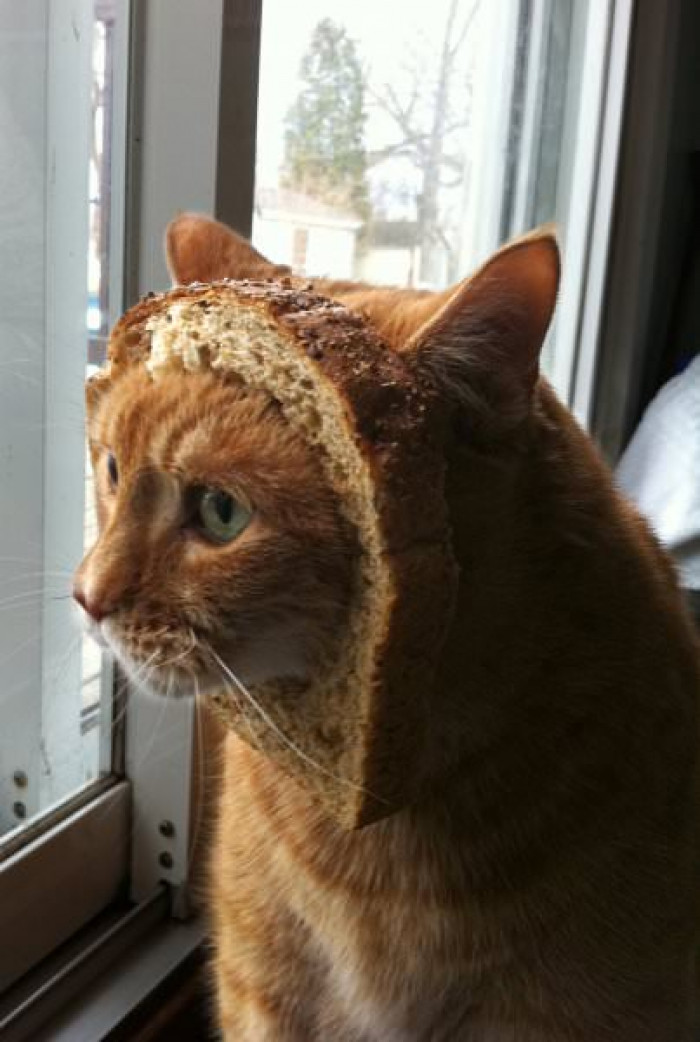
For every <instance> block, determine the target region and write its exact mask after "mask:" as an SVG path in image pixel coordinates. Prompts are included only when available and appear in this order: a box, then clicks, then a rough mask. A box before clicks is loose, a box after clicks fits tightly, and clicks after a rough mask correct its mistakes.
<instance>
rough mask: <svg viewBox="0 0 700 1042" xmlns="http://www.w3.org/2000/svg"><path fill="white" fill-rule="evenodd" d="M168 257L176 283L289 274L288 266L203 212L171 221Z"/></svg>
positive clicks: (166, 242)
mask: <svg viewBox="0 0 700 1042" xmlns="http://www.w3.org/2000/svg"><path fill="white" fill-rule="evenodd" d="M165 256H166V260H167V264H168V271H169V272H170V277H171V278H172V280H173V285H175V286H178V285H180V286H186V285H189V284H190V283H191V282H216V281H218V280H219V279H276V278H280V277H282V276H284V275H289V274H290V269H289V268H288V267H287V266H286V265H283V264H273V263H272V261H269V260H268V259H267V257H263V255H262V253H258V251H257V250H256V249H255V247H254V246H251V244H250V243H249V242H247V241H246V240H245V239H244V238H243V236H241V235H239V234H238V232H234V230H233V228H229V227H228V226H227V225H225V224H222V223H221V221H215V220H214V219H213V218H212V217H207V216H206V215H205V214H200V213H182V214H180V215H179V216H178V217H175V218H174V219H173V220H172V221H171V222H170V224H169V225H168V227H167V228H166V231H165Z"/></svg>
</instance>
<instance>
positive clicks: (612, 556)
mask: <svg viewBox="0 0 700 1042" xmlns="http://www.w3.org/2000/svg"><path fill="white" fill-rule="evenodd" d="M168 247H169V259H170V264H171V270H172V272H173V274H174V277H175V278H176V280H178V281H180V282H189V281H192V280H196V279H207V280H214V279H217V278H223V277H233V278H245V277H248V276H250V277H255V278H260V277H261V276H262V277H264V276H265V275H266V274H270V275H279V274H281V273H282V271H283V269H279V268H276V269H273V267H272V266H271V265H270V266H268V264H267V262H266V261H265V260H264V258H262V257H260V255H259V254H257V253H256V252H255V251H253V250H252V248H251V247H250V246H248V245H247V244H245V243H243V242H242V241H241V240H240V239H239V238H238V237H237V236H235V235H234V234H233V233H232V232H230V231H229V230H228V229H226V228H224V227H223V226H222V225H219V224H216V223H215V222H211V221H208V220H206V219H204V218H198V217H195V216H189V215H186V216H184V217H182V218H179V219H178V220H177V221H176V222H174V223H173V225H172V226H171V228H170V230H169V240H168ZM557 283H558V257H557V251H556V246H555V244H554V241H553V239H552V238H551V236H549V235H548V234H546V233H544V234H542V235H540V236H536V237H533V238H531V239H529V240H524V241H522V242H521V243H519V244H516V245H514V246H513V247H510V248H508V249H506V250H504V251H501V252H500V253H499V254H497V255H496V257H495V258H494V259H493V260H492V261H491V262H490V263H489V264H487V265H486V266H485V267H484V268H483V269H482V270H481V271H480V272H478V273H477V275H476V276H474V278H473V279H472V280H471V281H468V282H466V283H464V284H462V285H460V286H458V287H456V288H455V289H454V290H451V291H448V292H446V293H443V294H434V295H432V294H425V293H410V292H401V291H393V290H388V291H383V290H375V289H371V288H368V287H357V286H353V285H352V284H346V283H330V282H319V283H317V287H318V288H320V289H321V290H322V291H324V292H326V293H328V294H330V295H334V296H336V297H338V298H340V299H342V300H344V301H345V302H346V303H347V304H348V305H349V306H351V307H354V308H358V309H362V310H363V311H364V312H365V313H366V314H367V315H368V316H369V317H370V319H371V321H372V322H373V324H374V325H375V326H376V328H377V329H378V330H379V331H380V333H381V334H382V336H383V337H384V338H385V340H386V343H387V350H395V351H401V352H404V353H406V355H407V357H408V358H410V359H411V360H412V364H415V365H416V366H418V367H423V368H424V370H425V372H429V373H430V374H431V378H432V379H434V381H435V383H436V386H438V387H439V388H441V393H442V395H443V397H444V409H445V415H446V416H447V417H450V418H451V422H450V425H449V431H450V433H449V438H448V442H447V444H446V445H445V453H446V456H447V460H448V472H447V496H448V504H449V510H450V516H451V521H452V528H453V533H454V550H455V554H456V557H457V560H458V562H459V567H460V585H459V591H458V596H457V605H456V610H455V615H454V620H455V621H454V623H453V625H452V628H451V630H450V632H449V633H448V634H447V640H446V644H445V649H444V654H443V657H442V661H441V665H440V669H439V676H438V682H437V683H436V685H435V691H434V692H433V693H432V694H431V699H432V705H433V707H434V717H433V720H431V723H432V724H433V727H434V736H435V737H434V741H435V749H434V750H433V752H434V753H435V762H436V763H438V764H439V763H442V765H443V767H442V770H440V769H438V770H437V771H436V773H435V776H434V778H433V779H432V781H431V783H430V784H429V785H426V787H425V791H424V793H423V795H422V796H421V798H419V799H417V800H415V801H414V802H413V803H411V805H409V806H406V807H404V808H403V809H400V810H397V811H396V813H394V814H393V815H391V816H389V817H386V818H384V819H383V820H381V821H378V822H376V823H375V824H372V825H369V826H367V827H366V828H364V829H360V830H358V831H354V832H344V831H343V830H342V829H341V828H340V827H339V826H338V825H336V824H335V823H334V822H333V821H331V820H330V818H328V817H327V816H326V814H325V812H324V811H322V810H321V808H320V806H319V805H318V804H317V803H316V802H315V801H314V800H313V798H312V797H311V796H309V795H308V794H307V793H306V792H305V791H303V790H302V789H301V788H299V787H298V786H297V784H296V783H295V782H293V781H292V780H291V779H290V778H288V777H287V776H286V775H285V774H283V773H282V772H281V770H280V769H279V768H278V767H276V766H274V765H273V764H272V763H270V762H269V761H268V760H267V759H265V758H264V757H263V756H262V755H261V754H260V753H257V752H255V751H253V749H252V748H250V747H249V745H247V744H246V743H245V742H242V741H240V740H239V739H238V738H236V737H234V736H233V735H231V736H230V737H229V738H228V739H227V744H226V749H225V761H226V769H225V779H224V783H223V789H222V792H221V797H220V811H219V825H218V838H217V842H216V848H215V852H214V856H213V864H212V875H211V911H212V916H213V922H214V940H215V949H216V958H215V971H216V983H217V992H218V1010H219V1021H220V1027H221V1030H222V1032H223V1036H224V1037H225V1038H226V1039H227V1040H229V1042H282V1040H284V1042H287V1040H288V1042H314V1040H317V1042H318V1040H323V1042H336V1040H337V1042H455V1040H459V1042H691V1040H694V1039H696V1038H697V1037H698V1031H700V1006H699V1004H698V993H697V987H696V981H697V979H698V966H697V957H698V951H699V948H698V945H699V941H700V938H699V934H700V799H699V798H698V797H699V793H698V694H699V692H700V672H699V665H698V663H699V661H700V660H699V652H698V645H697V643H696V641H695V638H694V635H693V633H692V630H691V626H690V624H689V622H688V618H687V616H686V614H685V611H684V609H683V606H682V604H681V598H680V594H679V593H678V591H677V588H676V584H675V580H674V577H673V574H672V570H671V568H670V566H669V563H668V561H667V559H666V557H665V556H664V555H663V553H662V552H661V551H660V550H659V548H658V547H657V545H656V543H655V541H654V540H653V538H652V537H651V535H650V534H649V531H648V529H647V527H646V525H645V524H644V523H643V522H642V521H641V520H640V519H639V517H638V516H637V515H636V514H635V512H634V511H633V510H632V509H631V508H630V507H629V506H628V505H627V504H626V503H625V502H624V501H623V500H622V499H621V498H620V497H619V496H618V495H617V494H616V492H615V490H614V488H613V486H612V483H611V479H610V476H609V474H608V472H607V470H606V468H605V466H604V465H603V464H602V462H601V461H600V459H599V457H598V455H597V454H596V452H595V450H594V449H593V447H592V445H591V444H590V442H589V441H588V440H587V438H586V437H585V436H584V435H583V434H582V432H581V431H580V430H579V428H578V427H577V426H576V424H575V423H574V421H573V420H572V418H571V417H570V416H569V414H568V413H567V411H566V410H565V409H564V408H563V407H562V406H561V405H560V404H559V403H558V401H557V400H556V398H555V396H554V394H553V393H552V391H551V389H550V388H549V387H548V385H547V383H546V381H544V380H543V379H540V378H538V374H537V360H538V354H539V351H540V347H541V344H542V340H543V337H544V334H545V332H546V329H547V326H548V323H549V320H550V317H551V313H552V310H553V308H554V304H555V297H556V292H557ZM91 396H92V397H93V398H94V400H93V401H92V402H91V403H90V441H91V446H92V453H93V460H94V463H95V468H96V473H97V478H98V497H99V512H100V520H101V535H100V538H99V540H98V542H97V544H96V546H95V548H94V549H93V551H92V552H91V553H90V554H89V555H88V556H87V558H86V560H85V561H84V562H83V564H82V566H81V569H80V570H79V573H78V576H77V581H76V596H77V598H78V599H79V600H80V602H81V603H82V604H83V607H84V608H85V611H86V613H87V614H88V615H89V616H90V618H91V625H92V627H93V628H99V629H100V631H101V634H102V636H103V637H104V639H106V640H107V641H108V642H109V643H110V644H111V645H112V646H113V648H114V650H115V651H116V653H117V654H118V655H119V656H120V657H121V659H122V661H124V662H125V663H126V665H127V667H129V668H133V667H135V666H138V665H142V666H143V665H144V664H148V663H150V665H149V666H148V669H149V670H150V675H149V680H150V682H151V684H152V686H154V687H156V688H158V687H165V686H166V685H167V682H168V678H169V677H171V675H172V672H171V671H172V668H173V667H172V666H171V665H169V663H172V662H174V661H179V665H178V670H179V671H180V678H181V679H182V678H183V676H184V675H185V674H183V672H182V671H183V669H184V670H185V671H186V673H187V674H189V675H191V676H192V677H194V683H195V686H196V685H198V684H199V685H201V686H202V687H203V688H205V687H207V685H208V684H209V685H210V684H211V683H212V680H211V677H210V671H211V657H210V656H209V655H208V654H207V648H212V649H214V651H215V652H216V654H217V655H218V657H219V660H220V661H223V662H224V663H225V664H227V666H228V667H230V668H231V670H235V672H236V673H237V675H239V676H240V677H241V678H242V679H243V680H244V681H245V682H247V683H248V684H250V685H252V686H253V690H254V686H255V684H256V683H257V682H259V681H260V680H261V679H267V678H269V677H275V676H289V675H293V676H297V677H299V678H300V681H302V682H303V678H304V675H305V671H307V670H308V668H309V665H308V664H309V663H310V662H313V661H314V656H315V655H317V654H318V653H319V649H320V650H321V651H322V650H323V649H324V648H332V646H333V645H332V641H333V634H334V632H336V630H337V628H338V627H339V626H342V624H343V619H344V617H345V609H346V605H347V599H348V596H349V594H348V591H349V584H350V582H351V570H352V562H353V559H354V555H355V554H356V552H357V548H356V545H355V540H354V537H353V533H352V531H350V530H349V528H348V525H347V522H345V521H344V520H343V518H342V514H341V511H340V509H339V504H338V502H337V501H336V497H335V495H334V493H333V492H332V491H331V490H330V489H329V488H328V486H327V483H326V481H325V480H324V476H323V474H322V472H321V470H320V468H319V466H318V464H317V461H316V459H315V456H314V454H313V453H312V451H311V450H310V449H309V448H308V447H307V446H306V445H305V443H304V442H303V441H302V440H301V439H300V437H299V436H298V435H297V434H295V433H294V432H293V431H292V430H291V429H290V428H289V427H288V425H287V423H286V421H285V420H284V418H283V416H282V414H281V413H280V412H279V410H277V409H276V408H275V407H274V404H273V403H272V402H271V400H270V399H269V398H267V397H266V395H265V394H264V393H263V392H261V391H250V390H247V389H246V388H245V387H243V386H242V385H240V384H227V383H225V382H223V381H221V380H220V379H218V378H217V377H215V376H214V375H211V374H200V375H192V376H188V377H187V378H186V379H183V378H182V377H180V376H169V377H164V378H163V379H161V380H160V381H159V382H158V384H154V383H152V382H151V381H150V380H149V378H148V375H147V374H146V373H145V372H144V371H143V370H138V369H137V370H135V371H133V372H131V373H127V374H126V375H124V376H123V377H121V378H120V379H117V380H114V381H113V382H112V384H111V386H110V387H109V388H108V389H107V390H106V391H105V392H104V393H102V394H101V395H100V394H99V393H98V391H97V390H95V391H94V392H93V393H92V395H91ZM183 488H184V489H185V490H190V491H189V492H187V491H185V492H183ZM218 488H225V489H230V490H231V492H232V494H233V495H235V497H236V498H231V496H229V498H228V499H227V500H226V501H225V502H222V501H219V500H216V498H215V494H214V493H213V492H211V493H210V492H207V490H212V489H218ZM218 494H219V493H216V495H218ZM188 495H189V496H190V499H188V498H187V497H188ZM207 496H209V498H207ZM212 497H213V498H212ZM188 503H189V504H190V506H189V507H187V504H188ZM183 504H185V505H184V506H183ZM217 504H218V505H217ZM250 504H254V511H253V508H252V507H251V506H250ZM188 510H189V513H188V512H187V511H188ZM212 510H213V511H214V515H212V513H211V511H212ZM217 511H218V514H217V513H216V512H217ZM183 517H184V518H185V519H186V521H187V524H186V526H185V528H186V531H185V530H184V529H183ZM212 517H213V521H212ZM232 517H233V518H239V520H240V535H238V537H237V538H235V539H233V540H232V541H230V542H227V543H226V544H224V545H214V544H212V543H211V542H207V541H205V540H202V539H199V538H198V531H201V529H202V526H206V525H207V524H211V523H213V524H218V523H220V522H221V520H222V518H224V520H227V521H228V522H229V523H230V522H231V518H232ZM251 517H253V520H251ZM217 518H218V520H217ZM187 519H189V520H187ZM234 523H235V522H234ZM183 531H185V534H184V536H183ZM425 611H426V612H427V613H429V612H430V605H429V604H427V605H425ZM193 635H195V636H196V637H197V640H196V641H193V640H192V639H191V638H192V636H193ZM234 649H235V654H234ZM152 656H156V658H155V660H154V661H153V662H151V657H152ZM185 686H186V685H185ZM440 758H441V759H440ZM416 768H417V765H416V764H412V763H405V764H404V765H403V770H404V771H405V772H412V771H413V770H415V769H416ZM309 769H310V770H311V769H312V768H311V767H309Z"/></svg>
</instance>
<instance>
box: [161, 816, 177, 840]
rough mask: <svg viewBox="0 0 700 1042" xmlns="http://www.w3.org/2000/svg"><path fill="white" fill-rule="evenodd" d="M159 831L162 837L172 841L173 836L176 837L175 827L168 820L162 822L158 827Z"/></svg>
mask: <svg viewBox="0 0 700 1042" xmlns="http://www.w3.org/2000/svg"><path fill="white" fill-rule="evenodd" d="M158 831H159V832H160V834H161V836H165V837H166V838H167V839H170V838H171V837H172V836H174V835H175V826H174V825H173V823H172V821H168V820H167V818H166V820H165V821H161V823H160V825H159V826H158Z"/></svg>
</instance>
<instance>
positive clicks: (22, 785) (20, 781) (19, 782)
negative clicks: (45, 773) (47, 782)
mask: <svg viewBox="0 0 700 1042" xmlns="http://www.w3.org/2000/svg"><path fill="white" fill-rule="evenodd" d="M12 780H13V782H14V783H15V785H16V786H17V788H18V789H26V787H27V785H28V784H29V778H28V777H27V775H26V774H25V772H24V771H15V772H14V774H13V775H12Z"/></svg>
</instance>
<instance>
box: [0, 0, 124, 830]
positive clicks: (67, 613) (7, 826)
mask: <svg viewBox="0 0 700 1042" xmlns="http://www.w3.org/2000/svg"><path fill="white" fill-rule="evenodd" d="M115 7H116V5H113V4H110V3H107V2H105V0H99V2H97V3H94V2H93V0H81V2H77V3H76V2H71V3H68V2H65V0H55V2H53V0H52V3H47V2H45V0H25V2H23V3H21V4H18V3H15V2H13V0H0V232H1V234H0V266H1V267H2V271H3V278H2V280H0V679H1V681H2V683H1V685H0V836H2V835H7V834H8V833H9V832H11V831H14V830H15V829H17V828H21V827H23V826H24V825H26V824H28V823H29V822H30V821H31V820H32V819H33V818H34V817H35V816H36V815H37V814H39V813H40V812H42V811H44V810H46V809H47V808H49V807H52V806H54V805H56V804H57V803H59V802H61V801H63V800H65V799H66V797H68V796H70V795H72V794H74V793H76V792H78V791H79V790H81V789H82V788H84V786H85V785H87V784H90V783H91V782H93V781H95V780H97V779H98V778H99V777H100V776H103V775H105V774H106V773H108V772H109V770H110V721H109V712H110V710H109V700H108V698H107V695H106V692H107V691H108V689H109V685H107V684H105V682H104V681H105V677H104V670H103V666H102V661H101V658H100V655H99V652H98V651H97V650H96V648H95V646H94V645H92V644H91V643H90V642H88V641H83V638H82V634H81V626H80V622H79V619H78V615H77V611H76V610H75V608H74V606H73V604H72V597H71V586H72V572H73V569H74V567H75V565H76V564H77V562H78V561H79V560H80V558H81V556H82V552H83V546H84V541H87V542H90V541H91V540H92V534H91V533H92V527H93V525H94V519H93V518H92V516H91V510H90V509H87V510H86V506H87V507H90V508H91V491H90V484H89V483H90V479H89V474H88V468H87V462H86V454H85V439H84V410H83V385H84V380H85V375H86V369H87V367H88V366H90V365H94V364H95V363H97V362H99V361H100V360H101V358H102V357H103V355H104V343H105V335H106V330H107V322H108V317H107V316H108V312H109V300H108V295H107V294H108V286H109V281H110V280H109V278H108V275H109V270H108V269H109V264H108V257H109V252H110V243H109V238H110V224H111V222H110V191H109V186H110V169H111V168H110V163H111V158H110V142H111V133H112V107H111V106H112V74H111V46H112V39H113V30H114V20H115ZM112 281H113V280H112Z"/></svg>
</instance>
